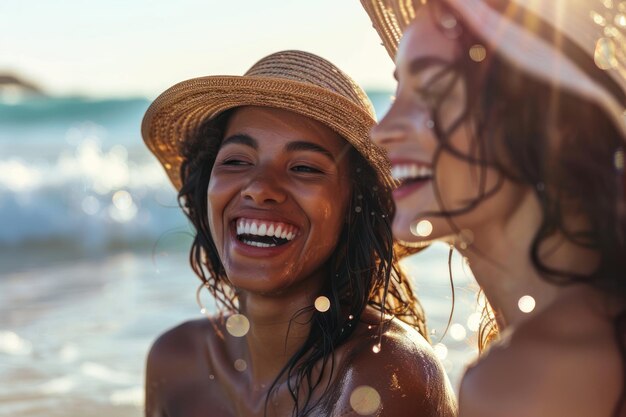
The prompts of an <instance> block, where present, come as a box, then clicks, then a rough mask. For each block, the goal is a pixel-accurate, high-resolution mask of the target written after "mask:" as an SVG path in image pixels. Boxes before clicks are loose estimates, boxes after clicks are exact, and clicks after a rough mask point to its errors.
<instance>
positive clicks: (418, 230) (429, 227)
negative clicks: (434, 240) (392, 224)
mask: <svg viewBox="0 0 626 417" xmlns="http://www.w3.org/2000/svg"><path fill="white" fill-rule="evenodd" d="M432 232H433V224H432V223H431V222H429V221H428V220H420V221H419V222H417V224H415V226H414V227H412V230H411V233H413V234H414V235H415V236H420V237H428V236H430V234H431V233H432Z"/></svg>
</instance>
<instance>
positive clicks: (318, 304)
mask: <svg viewBox="0 0 626 417" xmlns="http://www.w3.org/2000/svg"><path fill="white" fill-rule="evenodd" d="M315 309H316V310H317V311H319V312H320V313H324V312H326V311H328V309H330V300H329V299H328V297H325V296H323V295H321V296H319V297H317V298H316V299H315Z"/></svg>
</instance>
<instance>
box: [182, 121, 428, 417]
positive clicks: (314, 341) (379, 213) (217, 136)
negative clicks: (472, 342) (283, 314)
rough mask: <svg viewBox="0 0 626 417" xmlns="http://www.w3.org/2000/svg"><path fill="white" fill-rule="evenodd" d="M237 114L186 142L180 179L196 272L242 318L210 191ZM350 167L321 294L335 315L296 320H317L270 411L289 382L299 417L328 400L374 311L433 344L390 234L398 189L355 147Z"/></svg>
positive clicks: (283, 374)
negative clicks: (340, 363) (338, 353)
mask: <svg viewBox="0 0 626 417" xmlns="http://www.w3.org/2000/svg"><path fill="white" fill-rule="evenodd" d="M231 114H232V110H230V111H226V112H224V113H222V114H220V115H219V116H217V117H215V118H213V119H209V120H206V121H205V122H204V124H202V125H201V126H200V127H199V129H198V130H197V133H196V134H195V135H194V136H193V137H190V138H188V140H186V141H185V142H184V145H183V148H182V156H183V158H184V161H183V164H182V166H181V172H180V174H181V179H182V184H183V185H182V188H181V189H180V192H179V204H180V206H181V208H182V209H183V211H184V212H185V213H186V215H187V217H188V218H189V220H190V221H191V223H192V224H193V226H194V228H195V231H196V234H195V237H194V240H193V244H192V247H191V251H190V263H191V266H192V268H193V270H194V272H195V273H196V274H197V275H198V277H199V278H200V279H201V280H202V283H203V285H204V286H205V287H206V288H207V289H208V290H209V291H210V293H211V294H212V295H213V296H214V297H215V299H216V301H217V303H218V309H219V310H220V314H222V315H223V314H230V313H234V312H237V311H238V309H239V305H238V298H237V293H236V291H235V288H233V287H232V285H231V283H230V282H229V280H228V277H227V276H226V274H225V271H224V268H223V266H222V263H221V261H220V258H219V256H218V252H217V250H216V248H215V243H214V242H213V239H212V237H211V230H210V229H209V224H208V221H207V219H208V217H207V197H206V192H207V186H208V183H209V179H210V175H211V171H212V168H213V164H214V162H215V158H216V156H217V153H218V151H219V148H220V145H221V141H222V139H223V134H224V132H225V129H226V126H227V123H228V119H229V117H230V115H231ZM349 163H350V172H351V178H350V181H351V184H352V191H351V196H350V203H349V207H348V210H347V214H346V216H347V219H346V220H347V221H346V222H345V225H344V227H343V230H342V231H341V235H340V238H339V243H338V247H337V249H336V250H335V251H334V252H333V255H332V256H331V258H330V259H329V260H328V265H329V266H330V270H331V271H332V273H331V274H329V276H328V277H327V279H326V281H325V283H324V285H323V288H322V294H320V295H325V296H326V297H328V298H329V299H330V301H331V303H330V305H331V307H330V310H328V311H327V312H325V313H321V312H318V311H317V310H315V309H314V308H313V306H311V307H308V308H306V309H304V310H303V311H300V312H298V313H296V315H295V316H294V317H292V318H291V320H294V319H296V318H297V317H298V316H299V315H300V314H304V313H308V314H311V319H310V322H311V331H310V334H309V336H308V338H307V339H306V341H305V342H304V344H303V345H302V347H300V348H299V349H298V351H297V352H296V353H295V354H294V355H293V356H292V357H291V358H290V359H289V361H288V362H287V364H286V365H285V367H284V368H283V369H282V370H281V371H280V373H279V374H278V375H277V377H276V379H275V380H274V383H273V384H272V387H271V388H270V389H269V390H268V394H267V396H266V411H267V404H268V400H269V398H270V395H271V393H272V391H273V390H274V389H275V388H276V387H277V384H278V383H279V382H280V381H281V379H283V378H284V379H286V381H287V384H288V388H289V391H290V393H291V396H292V398H293V401H294V408H293V415H295V416H305V415H308V414H310V412H311V411H313V410H314V409H315V407H317V406H319V405H320V404H322V403H323V401H324V400H327V397H328V396H329V395H330V390H329V388H330V387H329V386H326V387H325V388H324V391H323V394H322V395H321V396H320V399H319V400H317V401H314V402H313V401H312V400H311V397H312V393H313V391H314V390H315V389H316V388H317V387H318V386H319V385H320V384H321V382H322V380H323V379H322V378H323V376H326V375H324V372H325V371H324V370H325V369H326V365H327V364H328V365H330V369H331V370H330V373H331V375H332V373H333V369H335V367H334V355H333V352H334V350H335V349H336V348H337V347H338V346H340V345H341V344H342V343H344V342H345V341H346V340H347V339H348V338H349V337H350V335H351V334H352V333H353V331H354V329H355V327H356V323H358V321H359V319H360V317H361V315H362V313H363V311H364V310H365V308H366V307H367V306H371V307H373V308H375V309H377V310H378V311H380V312H381V318H382V316H383V313H385V314H391V315H393V316H395V317H397V318H399V319H400V320H402V321H404V322H405V323H407V324H409V325H411V326H413V327H414V328H416V329H417V330H418V331H419V332H420V333H421V334H422V335H423V336H424V337H425V338H427V339H428V334H427V332H426V325H425V319H424V314H423V310H422V307H421V305H420V303H419V301H418V300H417V299H416V298H415V296H414V294H413V290H412V287H411V285H410V282H409V280H407V278H406V277H405V276H404V274H403V273H402V272H401V271H400V269H399V268H398V263H397V258H396V254H395V251H394V241H393V237H392V234H391V228H390V219H391V217H392V216H393V202H392V199H391V191H392V190H391V189H390V188H389V187H386V186H385V185H384V184H383V183H382V182H381V181H380V179H379V177H378V175H377V173H376V171H375V170H374V169H373V168H372V167H371V166H370V165H369V164H368V163H367V161H366V160H365V158H364V157H363V156H362V155H361V154H360V153H359V152H358V151H356V149H354V148H350V151H349ZM381 328H382V326H381ZM320 363H321V365H322V366H321V367H319V369H321V370H322V371H321V372H322V373H321V374H319V375H318V374H316V373H315V372H314V367H316V365H318V364H320ZM329 380H330V379H329ZM301 392H305V393H306V395H305V396H304V398H302V397H301V396H300V395H298V393H301Z"/></svg>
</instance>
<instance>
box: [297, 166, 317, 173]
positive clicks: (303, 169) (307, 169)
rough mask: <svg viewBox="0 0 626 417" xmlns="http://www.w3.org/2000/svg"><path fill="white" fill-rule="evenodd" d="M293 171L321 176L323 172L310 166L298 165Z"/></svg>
mask: <svg viewBox="0 0 626 417" xmlns="http://www.w3.org/2000/svg"><path fill="white" fill-rule="evenodd" d="M291 170H292V171H295V172H300V173H305V174H321V173H322V171H321V170H319V169H317V168H314V167H312V166H310V165H296V166H293V167H292V168H291Z"/></svg>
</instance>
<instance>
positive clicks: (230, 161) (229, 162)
mask: <svg viewBox="0 0 626 417" xmlns="http://www.w3.org/2000/svg"><path fill="white" fill-rule="evenodd" d="M222 165H230V166H243V165H250V162H248V161H244V160H242V159H237V158H228V159H225V160H224V161H222Z"/></svg>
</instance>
